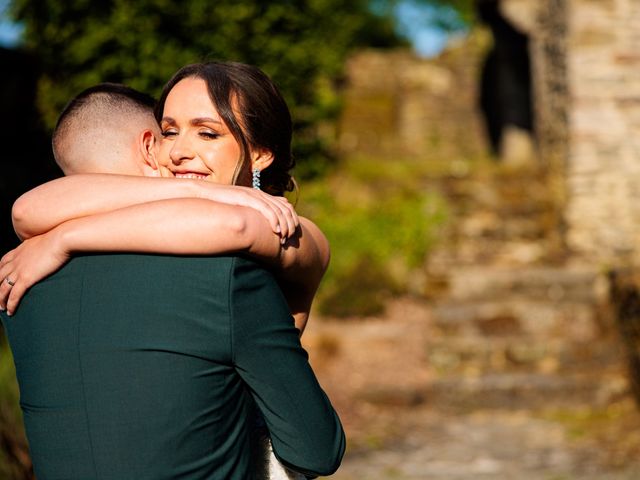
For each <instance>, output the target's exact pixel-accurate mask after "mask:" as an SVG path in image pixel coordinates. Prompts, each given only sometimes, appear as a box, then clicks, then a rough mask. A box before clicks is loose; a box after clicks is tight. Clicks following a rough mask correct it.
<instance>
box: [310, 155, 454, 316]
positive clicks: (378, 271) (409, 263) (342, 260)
mask: <svg viewBox="0 0 640 480" xmlns="http://www.w3.org/2000/svg"><path fill="white" fill-rule="evenodd" d="M300 210H301V212H302V214H303V215H305V216H308V217H309V218H312V219H313V220H314V221H315V222H316V223H317V224H318V226H319V227H320V228H321V229H322V230H323V232H324V233H325V235H326V236H327V238H328V239H329V242H330V243H331V245H332V250H333V251H334V252H335V254H334V255H333V256H332V259H331V265H330V267H329V271H328V272H327V275H326V277H325V280H324V281H323V285H322V288H321V291H320V296H319V298H318V303H319V307H320V310H321V311H322V312H323V313H326V314H330V315H336V316H349V315H373V314H378V313H381V312H382V311H383V310H384V304H385V301H386V300H387V299H388V297H389V296H390V295H392V294H394V293H401V292H406V291H407V289H408V286H409V282H408V279H409V278H410V276H411V275H412V272H413V271H415V270H416V269H420V268H421V267H422V265H423V264H424V261H425V258H426V255H427V254H428V252H429V248H430V247H431V246H432V245H433V243H434V241H435V240H436V237H437V232H438V230H439V227H440V226H441V225H442V223H443V222H444V220H445V217H446V206H445V205H444V203H443V201H442V199H441V198H440V197H438V196H437V195H435V194H433V193H430V192H428V191H425V189H424V186H423V185H422V182H421V180H420V176H419V175H416V171H415V165H412V164H411V163H407V162H397V163H395V162H392V161H390V160H388V159H387V160H375V161H374V160H373V159H367V158H362V159H352V160H350V161H347V162H345V163H344V165H341V166H339V167H338V168H337V169H336V170H335V171H334V172H332V173H331V174H330V175H329V176H327V177H326V178H324V179H321V180H316V181H313V182H308V183H305V184H303V186H302V189H301V202H300Z"/></svg>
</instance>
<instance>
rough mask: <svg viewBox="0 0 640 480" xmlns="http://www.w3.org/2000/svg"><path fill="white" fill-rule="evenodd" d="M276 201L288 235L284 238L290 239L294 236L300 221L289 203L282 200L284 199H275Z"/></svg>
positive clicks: (284, 199)
mask: <svg viewBox="0 0 640 480" xmlns="http://www.w3.org/2000/svg"><path fill="white" fill-rule="evenodd" d="M276 198H277V199H278V200H280V201H279V202H278V203H279V207H280V209H281V211H282V213H283V215H284V218H285V220H286V222H287V230H288V235H287V236H286V237H285V238H290V237H292V236H293V235H295V233H296V229H297V228H298V226H299V225H300V220H299V218H298V214H297V213H296V211H295V209H294V208H293V205H291V203H289V201H288V200H287V199H286V198H284V197H276Z"/></svg>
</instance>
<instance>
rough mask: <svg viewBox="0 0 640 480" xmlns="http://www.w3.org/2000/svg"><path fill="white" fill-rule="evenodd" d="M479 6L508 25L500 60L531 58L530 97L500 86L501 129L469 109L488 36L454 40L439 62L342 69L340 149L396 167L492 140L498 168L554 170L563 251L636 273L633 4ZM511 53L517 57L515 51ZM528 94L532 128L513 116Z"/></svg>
mask: <svg viewBox="0 0 640 480" xmlns="http://www.w3.org/2000/svg"><path fill="white" fill-rule="evenodd" d="M478 3H479V5H485V6H486V5H494V6H495V7H496V8H497V9H498V14H499V15H500V17H501V19H502V21H504V22H506V24H508V25H509V26H510V27H509V28H511V32H507V33H506V34H505V36H503V42H502V43H507V44H508V45H507V46H508V47H509V48H510V49H511V50H510V51H507V52H506V53H505V52H504V48H503V49H502V51H500V52H498V57H500V55H502V56H503V57H504V56H505V55H506V57H507V60H509V59H510V60H511V62H512V63H514V62H516V63H517V61H518V59H517V57H518V56H522V55H520V53H519V52H521V51H524V52H525V54H527V53H528V55H529V58H530V61H529V62H528V63H529V64H530V72H527V74H528V75H530V85H529V86H527V88H528V89H530V92H527V91H526V89H525V91H524V93H522V92H521V93H518V92H514V91H513V89H508V88H504V85H502V87H501V95H502V97H503V99H504V98H506V99H507V102H506V103H507V105H506V108H505V106H504V105H503V106H501V108H502V110H503V113H502V120H501V122H502V123H500V124H498V125H497V127H496V126H493V130H494V131H493V132H491V129H492V128H491V125H489V128H488V129H487V128H485V127H484V126H483V118H482V117H481V115H480V113H479V109H477V108H473V109H470V108H469V106H470V105H471V106H481V104H482V102H483V97H484V96H485V95H484V94H483V92H482V91H481V83H482V82H481V80H482V79H481V77H482V76H483V75H484V73H483V72H482V61H483V59H482V58H481V57H482V55H483V52H485V51H486V50H487V43H490V42H491V41H492V40H491V39H489V40H487V38H486V36H484V37H483V35H482V34H480V35H476V36H475V38H472V39H471V40H469V41H465V42H458V45H454V46H453V47H452V48H451V49H449V51H447V52H445V53H444V54H443V56H442V57H441V58H440V59H437V60H436V61H433V60H423V59H419V58H416V57H415V56H414V55H412V54H411V53H409V52H402V51H400V52H391V53H381V52H376V51H369V52H362V53H361V54H360V55H358V56H356V57H354V58H353V59H352V60H351V62H350V64H349V67H348V77H349V80H350V83H349V87H348V90H347V102H346V107H345V112H344V115H343V117H342V124H341V126H340V136H339V138H340V144H341V147H342V149H343V150H344V151H347V152H349V151H358V152H364V153H368V154H377V155H380V156H386V157H389V156H393V157H396V158H398V157H412V156H413V157H419V156H422V157H425V156H430V155H434V154H435V155H439V156H441V157H449V158H456V157H465V156H466V157H473V156H477V155H479V154H480V152H482V151H483V150H486V142H487V141H486V138H487V137H489V138H490V139H492V140H493V142H492V143H494V145H493V146H494V148H495V150H496V151H497V153H498V154H499V156H500V157H501V158H502V160H503V161H504V162H506V163H526V162H532V161H533V162H539V163H542V164H543V165H544V167H545V168H546V169H547V170H548V171H549V172H551V180H550V182H551V189H550V192H551V195H553V197H554V202H555V203H556V205H557V208H558V210H559V211H560V212H561V213H560V215H559V222H558V223H559V225H558V229H559V231H560V232H561V235H562V239H563V241H564V243H565V246H566V248H567V249H568V251H569V252H571V254H573V255H577V256H580V257H584V258H588V259H589V261H597V262H600V263H601V264H603V265H606V266H612V267H615V266H617V265H628V264H629V262H631V263H633V264H638V262H639V261H640V2H639V1H637V0H500V1H498V0H479V2H478ZM493 30H494V37H496V46H497V47H499V46H500V38H497V36H496V29H493ZM502 31H504V28H503V29H502ZM519 38H520V39H525V40H524V42H522V41H520V40H519ZM519 44H522V45H524V47H522V48H524V50H516V48H515V47H514V45H519ZM498 50H500V48H498ZM502 73H503V75H506V76H507V77H508V76H514V75H515V76H518V75H519V76H520V77H522V72H513V71H512V72H506V74H505V73H504V72H502ZM525 93H526V94H529V95H530V99H531V100H530V101H531V112H530V113H528V115H530V116H531V120H530V122H529V124H527V117H526V115H527V114H526V112H525V114H518V113H517V112H516V113H515V114H514V113H513V110H514V109H513V108H512V106H513V103H514V102H515V103H517V102H519V101H524V100H519V99H518V97H519V96H520V97H522V95H524V94H525ZM514 98H515V100H513V99H514ZM354 99H355V101H354ZM488 101H491V99H489V100H488ZM509 102H510V103H509ZM523 115H524V116H523ZM489 123H490V122H489ZM351 125H359V130H356V129H353V128H351ZM496 128H497V129H498V133H496ZM487 130H489V135H486V134H485V132H486V131H487ZM425 132H427V133H426V134H425ZM492 137H493V138H492Z"/></svg>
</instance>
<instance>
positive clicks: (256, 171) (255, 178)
mask: <svg viewBox="0 0 640 480" xmlns="http://www.w3.org/2000/svg"><path fill="white" fill-rule="evenodd" d="M251 186H252V187H253V188H255V189H256V190H260V170H259V169H258V168H257V167H254V169H253V181H252V183H251Z"/></svg>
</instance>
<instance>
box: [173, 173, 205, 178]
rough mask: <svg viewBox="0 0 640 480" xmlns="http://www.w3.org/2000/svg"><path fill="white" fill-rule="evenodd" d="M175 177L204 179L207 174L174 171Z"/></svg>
mask: <svg viewBox="0 0 640 480" xmlns="http://www.w3.org/2000/svg"><path fill="white" fill-rule="evenodd" d="M175 176H176V178H193V179H196V180H204V179H205V178H207V177H208V176H209V175H205V174H203V173H195V172H186V173H177V172H176V173H175Z"/></svg>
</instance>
